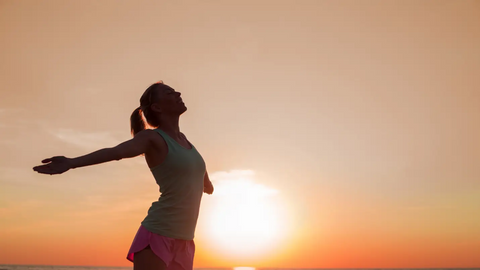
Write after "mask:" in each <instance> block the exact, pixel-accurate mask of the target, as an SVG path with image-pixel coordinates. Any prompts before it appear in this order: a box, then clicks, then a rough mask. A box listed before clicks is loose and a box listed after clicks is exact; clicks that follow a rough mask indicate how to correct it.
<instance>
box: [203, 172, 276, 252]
mask: <svg viewBox="0 0 480 270" xmlns="http://www.w3.org/2000/svg"><path fill="white" fill-rule="evenodd" d="M253 175H254V173H253V172H252V171H232V172H229V173H225V172H222V173H217V174H214V175H212V176H211V179H212V180H213V181H214V185H215V193H214V194H215V197H216V203H215V205H214V206H213V207H212V211H211V213H210V217H209V219H208V220H209V221H208V222H209V224H208V229H209V235H210V236H211V237H212V238H213V239H214V242H215V243H216V244H217V245H218V248H220V252H223V253H225V254H230V255H232V254H235V255H240V256H249V257H250V256H252V255H261V254H264V253H265V252H268V251H270V250H272V249H273V248H274V247H275V244H276V243H277V242H278V240H279V239H280V238H281V236H282V234H283V233H284V230H285V228H284V227H285V226H284V224H285V222H283V220H282V217H283V216H284V215H281V210H282V208H281V207H280V205H279V204H278V202H276V199H278V198H277V197H278V196H277V195H278V193H279V192H278V191H277V190H275V189H272V188H269V187H266V186H265V185H261V184H258V183H256V182H255V181H254V180H253Z"/></svg>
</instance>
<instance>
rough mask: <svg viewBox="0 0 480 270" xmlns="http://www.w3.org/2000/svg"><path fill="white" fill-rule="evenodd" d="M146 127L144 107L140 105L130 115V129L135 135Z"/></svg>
mask: <svg viewBox="0 0 480 270" xmlns="http://www.w3.org/2000/svg"><path fill="white" fill-rule="evenodd" d="M145 128H146V127H145V122H143V117H142V109H141V108H140V107H138V108H136V109H135V110H134V111H133V113H132V115H131V116H130V130H131V132H132V136H135V135H136V134H137V133H138V132H140V131H142V130H144V129H145Z"/></svg>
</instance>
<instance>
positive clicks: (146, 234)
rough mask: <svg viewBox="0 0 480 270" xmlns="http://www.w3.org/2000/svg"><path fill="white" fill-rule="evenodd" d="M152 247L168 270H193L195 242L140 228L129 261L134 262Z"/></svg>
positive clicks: (129, 252)
mask: <svg viewBox="0 0 480 270" xmlns="http://www.w3.org/2000/svg"><path fill="white" fill-rule="evenodd" d="M147 246H150V248H151V249H152V251H153V253H155V255H157V256H158V257H159V258H160V259H161V260H162V261H163V262H164V263H165V265H166V266H167V269H168V270H192V269H193V256H194V254H195V243H194V242H193V240H181V239H174V238H170V237H166V236H163V235H159V234H156V233H152V232H150V231H148V230H147V229H145V227H143V226H140V228H139V229H138V231H137V234H136V235H135V238H134V239H133V243H132V246H131V247H130V250H129V251H128V254H127V259H128V260H129V261H131V262H133V256H134V255H135V253H136V252H139V251H141V250H143V249H145V248H146V247H147Z"/></svg>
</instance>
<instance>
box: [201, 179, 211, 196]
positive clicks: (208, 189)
mask: <svg viewBox="0 0 480 270" xmlns="http://www.w3.org/2000/svg"><path fill="white" fill-rule="evenodd" d="M203 192H205V193H207V194H208V195H212V193H213V185H212V182H210V181H208V183H207V184H206V185H204V186H203Z"/></svg>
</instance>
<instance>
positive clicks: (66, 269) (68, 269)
mask: <svg viewBox="0 0 480 270" xmlns="http://www.w3.org/2000/svg"><path fill="white" fill-rule="evenodd" d="M132 268H133V267H115V266H61V265H19V264H0V270H132ZM387 269H389V270H391V269H395V270H425V269H428V270H466V269H468V270H480V268H310V269H309V270H387ZM195 270H306V269H305V268H254V267H233V268H195Z"/></svg>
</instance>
